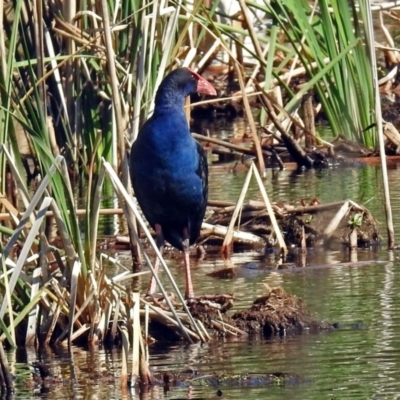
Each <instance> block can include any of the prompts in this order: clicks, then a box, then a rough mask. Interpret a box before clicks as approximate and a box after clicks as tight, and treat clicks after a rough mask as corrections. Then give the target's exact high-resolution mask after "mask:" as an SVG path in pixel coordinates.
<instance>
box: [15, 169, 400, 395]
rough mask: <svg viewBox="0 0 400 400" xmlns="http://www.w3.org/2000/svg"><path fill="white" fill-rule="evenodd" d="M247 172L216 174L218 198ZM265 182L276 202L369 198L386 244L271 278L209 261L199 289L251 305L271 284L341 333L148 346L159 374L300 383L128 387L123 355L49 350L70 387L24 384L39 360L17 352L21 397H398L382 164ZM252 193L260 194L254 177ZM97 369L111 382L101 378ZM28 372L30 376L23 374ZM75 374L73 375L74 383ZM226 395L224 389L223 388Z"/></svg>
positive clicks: (398, 335)
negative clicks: (230, 271) (219, 275)
mask: <svg viewBox="0 0 400 400" xmlns="http://www.w3.org/2000/svg"><path fill="white" fill-rule="evenodd" d="M245 174H246V172H237V173H235V172H228V171H223V172H221V171H212V172H211V178H210V198H211V199H219V200H232V201H235V200H236V198H237V195H238V192H239V190H240V188H241V185H242V182H243V180H244V177H245ZM389 180H390V186H391V198H392V206H393V214H394V222H395V230H396V232H397V233H398V232H399V230H400V212H399V211H400V207H399V204H400V201H399V190H400V177H399V171H398V166H394V167H391V168H390V169H389ZM265 185H266V188H267V191H268V193H269V196H270V197H271V199H272V200H273V201H278V200H279V201H286V200H287V201H290V200H299V199H301V198H307V199H308V198H313V197H317V198H318V199H319V200H321V202H323V203H326V202H331V201H336V200H342V199H346V198H351V199H352V200H354V201H356V202H360V203H361V204H366V203H367V204H366V205H367V206H368V208H369V209H370V210H371V211H372V213H373V214H374V215H375V216H376V217H377V218H378V219H379V220H380V221H381V228H380V231H381V234H382V235H383V237H384V241H383V243H384V246H383V247H382V248H381V249H380V250H378V251H376V252H373V251H372V250H362V251H360V252H359V254H358V258H359V259H360V260H370V261H369V262H367V263H363V264H357V265H353V266H343V265H338V264H337V262H339V261H342V262H343V261H349V259H348V255H347V253H346V252H340V251H339V252H333V251H330V252H328V251H326V252H322V251H321V252H316V254H314V255H313V254H311V255H310V256H309V262H310V263H312V264H313V265H315V264H317V265H328V266H327V267H325V268H310V267H305V268H298V269H297V270H296V271H295V272H294V271H286V272H271V273H269V274H260V273H251V272H250V273H249V272H248V271H245V272H243V271H241V270H242V269H241V267H240V266H241V265H242V264H243V263H244V262H247V261H254V260H259V259H260V256H259V255H258V254H254V253H245V254H241V255H235V256H234V258H233V263H234V265H236V266H237V267H238V274H237V277H235V278H233V279H226V280H223V279H215V278H211V277H208V276H206V273H208V272H211V271H214V270H216V269H218V268H221V267H222V266H223V262H222V260H220V259H219V258H218V257H217V258H215V257H208V258H207V256H206V258H205V259H204V260H202V261H198V262H197V263H195V264H194V265H193V274H194V284H195V289H196V292H197V293H198V294H203V293H210V294H211V293H234V294H235V296H236V297H237V298H238V300H237V301H236V307H237V308H243V307H248V306H249V305H250V303H251V301H252V300H253V299H254V298H255V297H256V296H257V295H261V294H263V290H264V287H263V285H262V283H263V282H266V283H268V284H269V285H270V286H276V285H281V286H282V287H283V288H284V289H285V290H287V291H288V292H289V293H291V294H295V295H297V296H299V297H300V298H302V299H303V300H304V302H305V303H306V304H307V307H308V309H309V310H310V311H311V312H312V314H313V315H314V316H315V318H316V319H325V320H327V321H330V322H337V323H338V324H339V325H338V326H339V329H337V330H335V331H332V332H325V333H320V334H303V335H301V336H291V337H282V338H273V339H268V340H265V339H260V338H258V339H251V340H250V339H249V340H248V339H240V340H230V341H228V340H227V341H224V340H216V341H214V342H212V343H207V344H205V345H199V344H194V345H184V344H182V343H179V344H176V343H175V344H171V345H170V346H168V345H165V344H162V345H153V346H150V349H149V350H150V364H151V366H152V368H154V370H155V371H175V372H176V371H184V370H188V369H192V370H194V371H197V373H198V374H199V375H207V374H212V373H214V372H217V373H221V372H226V373H227V374H263V373H289V374H291V376H293V379H289V380H287V381H284V383H283V381H282V382H281V383H279V382H276V383H274V384H265V383H264V384H259V385H254V386H251V387H248V386H244V385H242V386H241V385H236V386H228V385H224V384H219V385H215V386H211V385H207V386H206V385H204V386H201V385H200V386H196V385H193V386H192V387H190V388H188V387H187V386H184V385H178V386H176V387H171V388H170V391H167V392H165V391H164V389H163V387H162V386H156V387H154V388H151V389H149V391H148V392H147V393H143V392H139V391H138V390H133V389H132V390H127V391H126V392H123V391H121V388H120V386H119V384H118V383H119V381H118V379H117V380H116V383H115V381H113V380H111V383H108V380H107V376H108V375H107V374H108V373H109V374H115V376H117V377H118V376H119V373H120V372H119V371H120V353H119V351H118V350H115V351H114V352H112V353H110V352H106V351H104V350H93V351H85V350H82V349H79V348H74V349H73V357H71V355H69V353H68V352H67V351H66V350H65V351H63V350H59V353H58V354H55V353H51V352H49V353H48V354H47V355H45V356H44V360H47V361H49V360H53V361H52V365H53V366H54V368H55V369H56V373H57V375H58V376H63V377H65V378H66V381H65V383H64V384H63V385H56V386H54V387H52V386H51V385H50V387H49V388H48V391H49V392H48V393H42V394H41V392H40V391H41V390H42V391H45V390H47V389H46V388H43V387H42V388H26V387H24V385H25V384H24V383H23V382H24V379H23V376H24V374H25V373H27V371H26V364H24V362H26V361H31V360H34V359H36V355H35V354H32V353H27V354H25V353H18V354H17V356H16V355H13V357H14V359H16V360H17V361H19V364H16V371H17V375H18V376H19V377H20V378H18V379H19V380H18V381H17V382H20V383H17V397H16V398H21V399H22V398H33V397H34V396H35V395H36V396H37V395H39V396H40V395H41V396H43V398H51V399H54V398H57V399H69V398H76V399H83V398H84V399H121V398H127V399H130V398H132V399H139V398H140V399H216V398H225V399H249V400H250V399H385V398H388V399H394V398H399V396H400V379H399V378H398V377H399V375H400V295H399V292H400V263H399V260H398V256H397V254H389V253H388V252H387V251H386V233H385V232H386V230H385V227H384V222H385V218H384V209H383V194H382V192H383V190H382V184H381V175H380V169H379V168H376V167H362V168H361V167H360V168H351V169H332V170H325V171H309V172H306V173H303V174H301V175H297V174H295V173H294V172H291V171H280V172H276V171H274V172H272V171H268V173H267V177H266V179H265ZM249 197H251V198H252V199H261V198H260V195H259V192H258V189H257V187H256V184H255V182H254V183H253V184H252V186H251V190H250V194H249ZM170 265H171V268H172V271H174V273H175V274H176V276H178V282H180V284H181V285H182V286H183V282H182V281H179V276H180V275H182V273H181V271H182V270H181V268H182V267H181V264H180V260H176V261H175V260H172V261H171V262H170ZM99 375H102V376H103V378H101V379H99ZM21 377H22V378H21ZM71 378H74V380H71ZM218 391H219V392H218Z"/></svg>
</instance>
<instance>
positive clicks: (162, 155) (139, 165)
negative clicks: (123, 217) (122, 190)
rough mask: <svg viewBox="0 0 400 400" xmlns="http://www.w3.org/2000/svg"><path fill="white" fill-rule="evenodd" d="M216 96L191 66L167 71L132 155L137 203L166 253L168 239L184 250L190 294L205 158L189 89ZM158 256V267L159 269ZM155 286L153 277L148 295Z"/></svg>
mask: <svg viewBox="0 0 400 400" xmlns="http://www.w3.org/2000/svg"><path fill="white" fill-rule="evenodd" d="M196 92H197V93H203V94H209V95H216V91H215V89H214V87H213V86H212V85H211V83H209V82H208V81H207V80H205V79H204V78H202V77H201V76H200V75H198V74H197V73H196V72H193V71H191V70H190V69H188V68H179V69H176V70H174V71H172V72H171V73H170V74H168V75H167V76H166V77H165V78H164V80H163V81H162V82H161V85H160V87H159V89H158V91H157V94H156V99H155V108H154V113H153V115H152V116H151V117H150V118H149V119H148V120H147V121H146V123H145V124H144V125H143V127H142V128H141V130H140V132H139V135H138V138H137V140H136V141H135V142H134V143H133V145H132V149H131V154H130V174H131V179H132V185H133V188H134V191H135V195H136V198H137V200H138V202H139V205H140V207H141V209H142V211H143V213H144V215H145V217H146V219H147V220H148V221H149V223H150V225H151V226H152V228H153V229H154V230H155V232H156V241H157V246H158V247H159V248H160V250H161V251H162V248H163V245H164V239H165V240H167V241H168V242H169V243H170V244H171V245H172V246H174V247H176V248H177V249H179V250H181V251H183V254H184V265H185V277H186V291H185V296H186V298H192V297H194V293H193V285H192V279H191V275H190V264H189V246H190V245H191V244H193V243H194V242H195V241H196V240H197V238H198V236H199V233H200V228H201V223H202V221H203V218H204V213H205V210H206V205H207V192H208V169H207V159H206V156H205V153H204V150H203V148H202V147H201V145H200V144H199V143H198V142H197V141H196V140H195V139H193V137H192V136H191V134H190V131H189V126H188V122H187V120H186V116H185V111H184V101H185V98H186V97H187V96H188V95H190V94H191V93H196ZM158 267H159V260H158V258H157V260H156V263H155V269H156V271H158ZM155 289H156V282H155V279H154V278H152V279H151V282H150V286H149V293H153V292H154V291H155Z"/></svg>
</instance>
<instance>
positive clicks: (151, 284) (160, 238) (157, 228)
mask: <svg viewBox="0 0 400 400" xmlns="http://www.w3.org/2000/svg"><path fill="white" fill-rule="evenodd" d="M154 230H155V231H156V243H157V246H158V248H159V250H160V253H161V255H162V253H163V247H164V235H163V233H162V229H161V225H159V224H155V226H154ZM159 269H160V259H159V258H158V257H157V258H156V261H155V262H154V273H155V275H157V274H158V270H159ZM156 289H157V282H156V279H155V278H154V275H152V276H151V279H150V282H149V286H148V288H147V294H154V293H155V292H156Z"/></svg>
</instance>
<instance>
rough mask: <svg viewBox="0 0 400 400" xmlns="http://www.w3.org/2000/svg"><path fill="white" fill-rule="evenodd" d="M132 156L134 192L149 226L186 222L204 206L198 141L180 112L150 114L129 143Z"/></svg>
mask: <svg viewBox="0 0 400 400" xmlns="http://www.w3.org/2000/svg"><path fill="white" fill-rule="evenodd" d="M131 157H132V160H131V175H132V182H133V186H134V189H135V193H136V194H137V198H138V201H139V204H140V206H141V208H142V210H143V212H144V214H145V216H146V218H147V219H148V220H149V222H150V224H151V225H154V224H155V223H160V221H161V222H162V221H166V223H167V222H168V221H169V220H174V221H175V223H176V222H177V221H179V220H182V223H184V221H186V222H185V224H187V220H188V219H190V217H191V215H193V214H196V211H197V210H198V209H200V208H202V207H203V205H204V193H203V183H202V180H201V177H200V176H199V175H198V173H197V170H198V167H199V162H200V160H199V153H198V151H197V143H196V141H195V140H194V139H193V138H192V136H191V135H190V131H189V127H188V124H187V121H186V118H185V115H184V113H183V112H182V113H176V112H175V113H174V114H173V115H171V114H170V113H161V114H155V115H153V117H151V118H150V119H149V120H148V121H147V122H146V123H145V125H144V126H143V127H142V129H141V132H140V135H139V137H138V139H137V141H136V142H135V143H134V145H133V146H132V151H131ZM178 225H179V224H178Z"/></svg>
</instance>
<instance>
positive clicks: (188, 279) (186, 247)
mask: <svg viewBox="0 0 400 400" xmlns="http://www.w3.org/2000/svg"><path fill="white" fill-rule="evenodd" d="M182 244H183V262H184V265H185V280H186V290H185V298H186V299H191V298H194V292H193V283H192V276H191V273H190V257H189V256H190V252H189V239H185V240H183V242H182Z"/></svg>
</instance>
